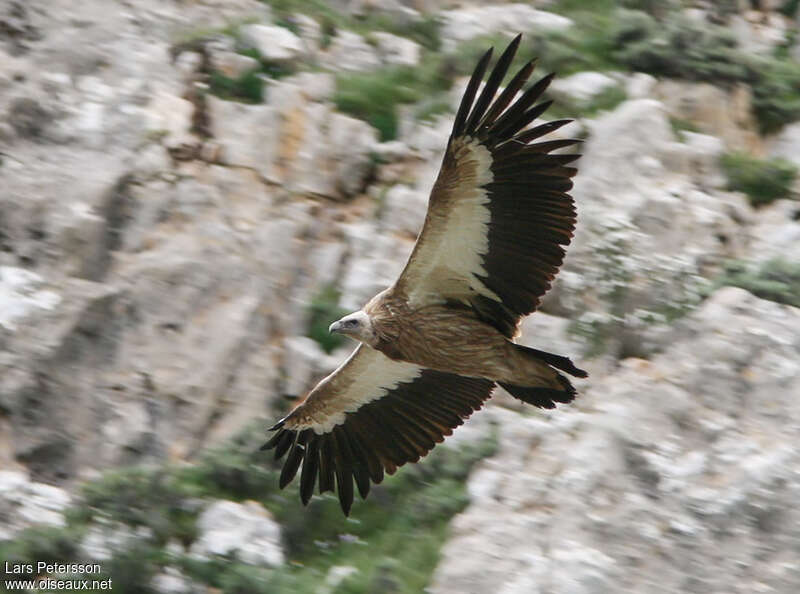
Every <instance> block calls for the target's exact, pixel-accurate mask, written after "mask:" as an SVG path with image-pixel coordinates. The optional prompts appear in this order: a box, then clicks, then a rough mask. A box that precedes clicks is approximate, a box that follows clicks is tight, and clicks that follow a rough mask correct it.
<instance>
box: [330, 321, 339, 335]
mask: <svg viewBox="0 0 800 594" xmlns="http://www.w3.org/2000/svg"><path fill="white" fill-rule="evenodd" d="M341 327H342V322H341V321H337V322H334V323H333V324H331V325H330V326H328V332H330V333H331V334H333V333H334V332H339V330H340V329H341Z"/></svg>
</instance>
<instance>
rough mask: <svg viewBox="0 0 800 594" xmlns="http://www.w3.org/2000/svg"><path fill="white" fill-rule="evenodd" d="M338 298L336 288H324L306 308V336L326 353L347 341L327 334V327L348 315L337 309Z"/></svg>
mask: <svg viewBox="0 0 800 594" xmlns="http://www.w3.org/2000/svg"><path fill="white" fill-rule="evenodd" d="M339 296H340V294H339V290H338V289H337V288H336V287H334V286H328V287H324V288H323V289H322V290H321V291H320V292H319V293H317V294H316V295H315V296H314V297H313V298H312V299H311V304H310V305H309V308H308V309H309V320H308V334H307V336H308V337H309V338H313V339H314V340H315V341H317V344H319V346H321V347H322V349H323V350H324V351H325V352H326V353H330V352H332V351H333V350H334V349H336V348H337V347H339V346H341V345H343V344H344V343H345V341H346V340H347V339H346V338H345V337H344V336H342V335H341V334H331V333H330V332H328V326H330V325H331V324H332V323H333V322H335V321H336V320H338V319H340V318H342V317H343V316H345V315H347V314H348V313H350V312H348V311H347V310H346V309H343V308H341V307H339Z"/></svg>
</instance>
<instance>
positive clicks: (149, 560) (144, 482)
mask: <svg viewBox="0 0 800 594" xmlns="http://www.w3.org/2000/svg"><path fill="white" fill-rule="evenodd" d="M798 4H800V3H798V2H797V1H795V0H761V1H757V0H751V1H748V0H726V1H716V2H710V1H709V2H703V1H690V0H684V1H679V0H658V1H650V0H597V1H594V2H582V1H575V0H552V1H544V0H542V1H533V2H527V3H522V2H520V3H514V4H507V3H501V2H496V3H495V2H489V3H486V2H477V1H476V2H470V1H464V2H454V1H451V0H338V1H337V0H331V1H329V2H325V1H323V0H307V1H304V0H266V1H263V2H262V1H259V0H111V1H110V0H84V1H82V2H73V1H71V0H0V114H2V117H0V562H2V561H9V562H14V561H16V562H33V563H35V562H37V561H48V560H52V561H59V562H71V561H89V562H97V563H100V564H101V567H102V573H101V574H102V576H106V577H111V578H112V579H113V590H114V591H115V592H118V593H122V592H125V593H131V592H147V593H150V592H159V593H183V592H185V593H190V592H225V593H242V594H245V593H247V594H250V593H254V594H258V593H283V592H311V593H331V594H334V593H336V594H341V593H345V592H347V593H356V592H370V593H373V592H374V593H404V594H406V593H408V594H411V593H418V592H422V591H430V592H433V593H436V594H451V593H452V594H456V593H479V594H480V593H489V592H491V593H492V594H535V593H542V594H557V593H569V594H594V593H597V594H599V593H606V592H620V591H625V592H645V593H678V592H698V593H701V592H702V593H720V594H721V593H723V592H724V593H726V594H730V593H752V592H782V593H794V592H798V591H800V505H798V503H799V502H800V474H799V473H800V449H798V447H797V444H798V443H800V399H798V396H800V309H797V308H798V307H800V203H798V202H797V197H798V191H799V190H800V185H798V177H797V168H798V166H800V64H799V63H798V60H800V37H798ZM518 32H522V33H523V34H524V36H523V43H522V48H521V51H520V53H519V56H518V59H517V63H518V64H522V63H523V62H524V61H526V60H528V59H530V58H531V57H533V56H538V57H539V59H540V62H539V63H540V67H539V68H538V69H537V72H538V73H539V75H540V76H541V75H544V74H546V73H548V72H550V71H557V72H558V74H559V77H558V78H557V79H556V81H555V82H554V83H553V84H552V86H551V88H550V90H549V91H548V94H549V96H550V98H552V99H554V100H555V105H554V106H553V108H552V109H551V110H550V111H549V112H548V113H547V114H545V115H546V116H547V117H549V118H555V117H574V118H575V122H574V123H573V124H570V125H569V126H567V127H565V128H563V129H562V130H561V131H560V135H561V136H562V137H577V138H581V139H584V140H585V142H584V143H583V145H582V147H581V152H582V153H583V154H584V156H583V157H582V158H581V160H580V161H579V162H578V167H579V170H580V173H579V175H578V176H577V177H576V179H575V189H574V191H573V195H574V197H575V200H576V203H577V206H578V213H579V216H578V230H577V233H576V236H575V239H574V242H573V245H572V246H571V248H570V249H569V251H568V255H567V259H566V263H565V265H564V267H563V268H562V270H561V273H560V274H559V276H558V279H557V282H556V283H555V286H554V288H553V290H552V291H551V292H550V293H549V294H548V297H547V299H546V301H545V303H544V306H543V307H542V311H541V312H540V313H537V314H536V315H534V316H532V317H531V318H529V319H528V320H527V321H526V322H525V324H524V333H523V336H522V338H521V340H522V342H524V343H525V344H529V345H532V346H538V347H540V348H544V349H546V350H548V351H553V352H556V353H561V354H564V355H568V356H570V357H572V358H573V360H574V361H575V362H576V363H577V364H578V365H579V366H580V367H583V368H586V369H588V370H589V371H590V377H589V379H588V380H582V381H580V382H578V384H577V385H578V388H579V391H580V396H579V398H578V399H577V400H576V401H575V402H574V403H573V404H572V405H570V406H562V407H560V408H559V409H558V410H556V411H552V412H550V411H540V410H535V409H533V408H522V407H520V406H519V403H518V402H516V401H512V400H511V399H510V398H509V397H507V396H506V395H504V394H502V393H497V394H496V395H495V397H494V398H493V399H492V401H491V402H490V403H489V404H488V405H487V406H486V407H485V410H484V411H481V412H480V413H478V414H476V415H475V416H474V417H473V418H472V419H471V420H470V421H469V422H468V423H467V424H466V425H465V426H464V427H462V428H460V429H458V430H457V431H456V432H455V434H454V435H453V436H452V437H451V438H449V439H448V440H447V442H446V443H445V444H444V445H442V446H439V447H437V448H436V450H435V451H434V452H433V453H432V454H431V455H430V456H429V457H428V458H426V459H425V460H424V461H423V462H422V463H420V464H417V465H412V466H409V467H404V468H402V469H400V471H399V472H398V473H397V474H396V475H395V476H393V477H389V478H388V479H387V480H386V481H385V482H384V484H382V485H381V486H379V487H376V488H375V489H374V490H373V492H372V494H371V495H370V497H369V499H368V500H367V501H366V502H360V501H357V502H356V503H355V505H354V507H353V511H352V514H351V517H350V518H349V519H345V518H344V517H342V515H341V512H340V510H339V506H338V503H337V501H336V500H335V498H334V497H333V496H331V495H330V494H327V495H325V496H322V497H319V496H315V497H314V499H313V500H312V502H311V504H310V505H309V507H308V508H303V507H302V506H301V504H300V501H299V496H298V493H297V486H296V485H292V486H290V487H289V488H287V489H286V491H284V492H281V491H279V490H278V488H277V483H278V480H277V473H276V466H275V465H274V463H273V462H272V461H271V455H270V454H271V453H266V454H265V453H259V452H258V451H257V450H258V447H259V446H260V445H261V444H262V443H263V442H264V441H265V440H266V437H267V432H266V428H267V427H268V426H269V425H271V424H272V423H273V422H274V420H275V419H276V418H277V417H278V416H279V415H281V414H283V413H284V412H285V411H287V410H288V408H289V407H290V406H291V403H292V400H293V398H294V397H297V396H298V395H303V394H304V393H305V392H306V391H307V390H308V389H309V388H310V387H311V386H312V385H313V384H314V383H315V382H316V381H317V380H318V379H319V378H320V377H322V376H323V375H325V374H326V373H328V372H329V371H330V370H332V369H333V368H334V367H335V366H336V365H338V363H339V362H340V361H342V360H343V359H344V357H346V355H347V353H348V352H349V350H350V349H351V348H352V346H353V345H352V344H351V343H346V342H343V341H341V340H338V339H337V338H336V337H331V336H329V335H328V334H327V326H328V324H329V323H330V321H331V320H333V319H336V318H338V317H339V316H340V315H341V314H343V313H345V312H347V311H352V310H354V309H357V308H358V307H360V306H361V305H362V304H363V302H364V301H365V300H366V299H368V298H369V297H371V296H372V295H373V294H374V293H376V292H377V291H379V290H381V289H383V288H384V287H386V286H388V285H389V284H390V283H391V282H392V281H393V279H394V278H395V276H396V274H397V273H398V272H399V271H400V269H401V267H402V266H403V264H404V262H405V259H406V257H407V254H408V253H409V252H410V250H411V246H412V245H413V240H414V238H415V235H416V233H417V232H418V230H419V228H420V226H421V224H422V220H423V218H424V214H425V207H426V201H427V195H428V192H429V190H430V187H431V184H432V182H433V180H434V178H435V176H436V173H437V171H438V167H439V161H440V159H441V154H442V152H443V149H444V146H445V142H446V139H447V136H448V133H449V130H450V127H451V124H452V118H453V114H454V111H455V107H456V105H457V102H458V100H459V98H460V94H461V91H462V89H463V88H464V85H465V83H466V78H465V76H467V75H468V74H469V72H470V71H471V69H472V68H473V66H474V63H475V60H476V59H477V57H478V56H479V55H480V53H481V52H483V51H484V50H485V48H486V47H488V46H489V45H496V46H498V48H497V49H501V46H504V45H505V44H506V43H507V40H508V39H510V37H512V36H513V35H515V34H516V33H518ZM87 577H92V578H97V577H98V574H94V575H91V576H87ZM1 588H2V587H0V589H1Z"/></svg>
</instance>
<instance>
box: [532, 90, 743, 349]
mask: <svg viewBox="0 0 800 594" xmlns="http://www.w3.org/2000/svg"><path fill="white" fill-rule="evenodd" d="M621 138H624V140H622V141H621V140H620V139H621ZM694 140H695V141H696V142H695V144H696V145H698V148H696V149H691V148H690V149H688V150H687V148H685V147H682V146H681V145H679V144H678V143H676V142H675V141H674V140H673V134H672V130H671V129H670V126H669V123H668V121H667V118H666V114H665V113H664V109H663V106H662V105H661V104H660V103H658V102H657V101H653V100H649V99H639V100H634V101H627V102H624V103H623V104H621V105H620V106H619V107H618V108H617V109H616V110H614V111H613V112H612V113H609V114H607V115H605V116H603V117H600V118H598V119H597V120H595V121H593V122H592V123H591V134H590V138H589V140H588V142H587V143H586V144H585V146H584V147H583V148H584V155H585V156H584V157H583V159H581V162H580V164H579V175H578V176H577V177H576V180H575V189H574V190H573V195H574V197H575V201H576V204H577V205H578V210H579V213H580V214H579V217H580V221H581V224H580V225H579V226H578V229H577V232H576V236H575V240H574V242H573V245H572V246H571V248H570V253H569V257H568V258H567V259H566V265H565V267H564V269H563V270H562V272H561V274H560V275H559V279H558V282H557V283H556V285H555V287H554V291H553V292H552V293H551V294H549V295H548V298H547V301H546V305H547V307H548V308H549V311H551V312H552V313H556V314H558V315H567V316H568V317H570V318H573V319H575V318H578V324H579V327H580V329H581V332H584V333H585V334H588V335H593V336H594V337H595V339H597V340H599V341H601V342H602V341H603V340H608V341H609V343H606V345H605V346H606V348H607V349H609V351H610V352H626V353H628V354H638V355H643V354H646V353H647V352H648V349H650V348H653V347H654V346H655V345H653V344H651V343H649V342H648V340H647V339H645V335H647V329H648V328H649V327H651V326H653V325H654V324H656V325H657V324H659V323H664V322H666V320H667V319H668V318H669V317H670V316H672V315H674V313H673V312H679V311H681V310H682V309H684V308H686V307H690V306H691V304H692V303H693V302H694V301H697V300H698V299H699V291H700V290H701V289H702V287H703V286H704V284H705V280H704V279H706V278H707V277H710V276H713V275H714V274H715V273H716V271H718V270H719V267H720V265H721V263H722V262H723V261H724V260H725V259H727V258H735V257H738V256H739V255H740V254H741V253H743V250H744V249H745V246H746V234H745V233H743V232H742V229H741V226H742V224H743V223H746V222H747V220H748V216H749V214H748V213H749V206H748V205H747V204H746V203H745V202H744V200H743V199H742V197H741V196H737V195H732V194H728V193H724V192H719V191H716V190H715V189H714V185H715V184H714V183H713V179H711V180H708V179H706V180H704V183H703V185H702V186H698V185H696V184H695V182H694V181H693V180H692V177H690V175H692V174H693V175H694V176H695V177H700V176H701V174H698V173H694V169H697V168H699V169H700V170H702V167H703V166H704V165H705V166H708V167H709V168H710V167H714V169H716V167H715V166H714V165H712V161H713V156H711V155H713V151H711V150H710V149H709V148H707V147H706V146H705V145H707V144H709V143H703V142H700V140H703V139H697V138H695V139H694ZM700 145H702V147H701V146H700ZM601 147H602V148H601ZM676 150H677V151H680V152H679V154H680V156H681V162H682V163H681V165H680V166H677V165H676V158H675V155H676ZM709 152H710V153H711V155H709ZM704 154H705V155H706V156H704ZM694 155H697V156H696V157H695V156H694ZM693 159H696V161H694V162H693V161H692V160H693ZM716 185H719V183H717V184H716ZM600 260H602V262H603V264H602V265H601V264H600ZM601 303H603V304H605V305H603V306H601V307H598V305H599V304H601ZM603 337H605V338H603ZM611 343H616V346H612V345H611ZM647 344H649V346H647Z"/></svg>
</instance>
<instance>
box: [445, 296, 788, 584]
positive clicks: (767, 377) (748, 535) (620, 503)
mask: <svg viewBox="0 0 800 594" xmlns="http://www.w3.org/2000/svg"><path fill="white" fill-rule="evenodd" d="M798 330H800V310H797V309H794V308H790V307H786V306H781V305H778V304H776V303H772V302H768V301H763V300H760V299H757V298H755V297H753V296H752V295H750V294H749V293H747V292H745V291H742V290H741V289H734V288H728V289H722V290H720V291H718V292H717V293H715V294H714V295H713V296H712V297H711V298H710V299H709V300H708V302H706V303H705V304H704V305H703V307H702V308H700V309H699V310H698V311H697V312H695V313H694V314H691V315H690V316H689V317H687V318H686V319H685V320H684V321H683V322H681V323H680V324H678V325H677V327H676V329H675V330H674V333H673V335H672V336H671V339H670V343H669V344H670V346H669V347H668V348H667V349H666V350H665V352H664V353H662V354H660V355H658V356H656V357H654V358H653V360H652V361H643V360H628V361H626V362H624V364H623V365H622V366H621V367H620V369H619V370H618V371H617V372H615V373H613V374H612V375H609V376H607V377H605V378H601V379H599V380H595V381H594V382H593V383H592V385H591V388H590V389H589V390H588V393H585V394H584V395H583V396H581V397H579V399H578V400H577V401H576V403H575V405H573V406H571V407H562V408H561V410H559V411H558V412H557V413H555V414H552V415H551V414H550V413H546V415H547V417H546V418H541V417H539V418H537V417H524V416H521V415H519V414H517V413H514V412H511V411H501V412H500V413H498V412H496V411H495V412H493V414H496V415H498V414H499V417H498V418H499V419H500V422H501V425H502V429H503V430H502V431H501V432H500V439H501V442H500V450H499V452H498V453H497V454H496V455H495V456H494V457H492V458H489V459H487V460H485V461H483V462H482V463H481V464H480V465H479V467H478V469H477V470H476V471H475V472H473V475H472V476H471V478H470V480H469V484H468V487H469V492H470V494H471V497H472V503H471V504H470V506H469V507H468V508H467V510H466V511H465V512H464V513H462V514H461V515H460V516H457V517H456V518H455V519H454V521H453V523H452V526H451V528H452V534H453V536H452V537H451V539H450V541H449V542H448V543H447V545H446V546H445V548H444V551H443V557H442V561H441V562H440V563H439V566H438V567H437V570H436V572H435V575H434V578H433V582H432V586H431V590H432V592H435V593H437V594H445V593H448V592H459V593H461V592H468V593H469V592H475V593H478V592H487V591H500V592H540V591H541V592H546V591H549V589H550V588H556V589H557V590H558V591H559V592H581V593H583V592H592V593H595V592H597V593H599V592H608V591H631V592H659V593H662V592H663V593H665V594H666V593H674V592H706V591H715V592H736V593H738V592H741V593H742V594H744V593H745V592H750V591H752V588H753V585H754V584H756V583H760V584H762V586H763V587H766V588H769V589H772V590H774V591H779V592H790V591H793V590H794V589H796V588H797V587H798V584H800V575H798V574H796V573H793V572H776V571H774V567H775V566H776V565H779V564H781V563H783V561H784V560H785V558H786V557H785V551H786V550H791V549H793V548H794V547H796V546H798V543H800V530H799V529H798V526H800V523H798V517H797V512H796V511H795V510H794V508H793V507H792V506H784V505H783V504H782V502H784V501H787V500H791V499H792V498H793V497H796V496H797V495H798V493H800V481H798V480H797V476H796V473H794V472H793V471H792V469H793V468H795V467H796V465H797V463H798V453H797V451H796V448H793V447H792V446H791V444H793V443H795V442H796V440H797V437H798V431H800V430H799V429H798V427H800V424H798V422H797V421H798V419H799V418H800V416H799V415H800V409H798V407H797V406H796V403H795V402H794V400H795V399H794V398H793V395H794V394H795V393H798V389H800V383H798V382H800V364H798V361H800V358H799V357H798V354H800V339H798V336H800V332H798ZM537 416H538V415H537ZM656 551H658V554H657V553H656Z"/></svg>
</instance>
